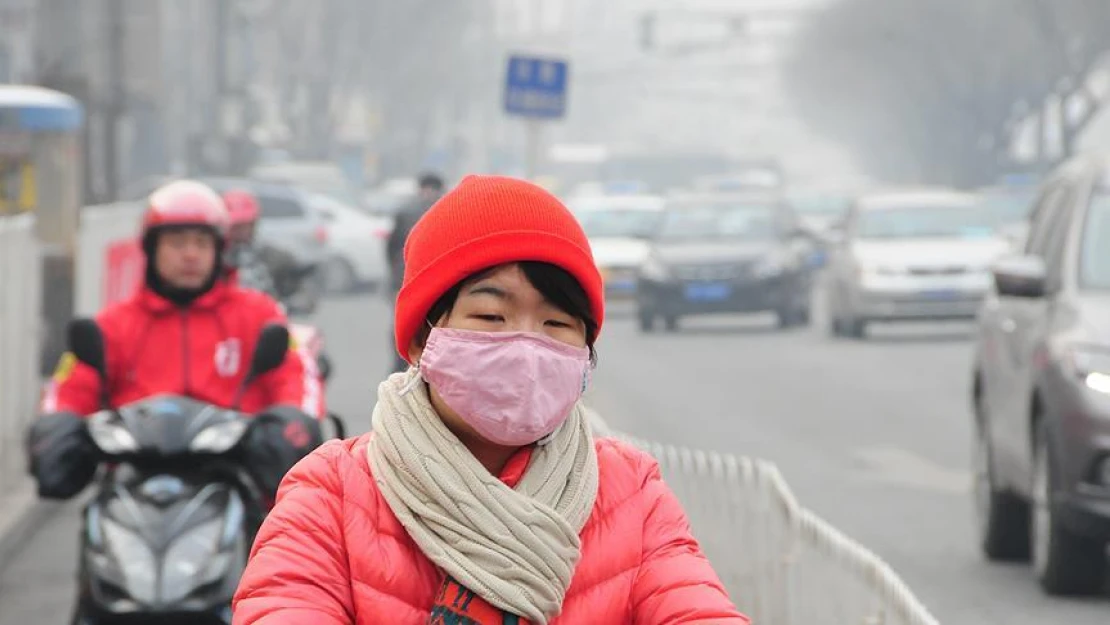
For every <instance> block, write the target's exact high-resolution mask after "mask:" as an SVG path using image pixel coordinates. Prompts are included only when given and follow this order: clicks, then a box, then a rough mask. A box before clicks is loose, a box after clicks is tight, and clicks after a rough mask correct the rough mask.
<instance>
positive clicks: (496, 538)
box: [367, 369, 598, 625]
mask: <svg viewBox="0 0 1110 625" xmlns="http://www.w3.org/2000/svg"><path fill="white" fill-rule="evenodd" d="M419 375H420V374H419V372H418V371H417V370H415V369H410V370H409V371H407V372H404V373H396V374H393V375H392V376H390V377H389V379H387V380H386V381H384V382H382V383H381V385H380V386H379V387H378V404H377V405H376V406H375V407H374V416H373V432H374V434H373V436H371V438H370V444H369V446H368V450H367V455H368V456H369V460H370V467H371V469H372V470H373V473H374V479H375V481H376V482H377V484H378V488H379V489H380V490H381V493H382V495H383V496H384V497H385V500H386V502H387V503H388V504H389V507H390V509H391V510H393V513H394V514H395V515H396V516H397V519H398V520H400V521H401V525H403V526H404V527H405V529H406V530H407V531H408V533H409V536H411V537H412V539H413V540H414V541H415V542H416V544H417V545H418V546H419V547H420V549H421V551H423V552H424V555H426V556H427V557H428V559H430V560H431V561H432V562H434V563H435V564H436V565H437V566H439V567H440V568H441V569H443V570H444V571H445V572H446V573H447V574H449V575H451V576H452V577H454V578H455V580H457V581H458V582H459V583H460V584H461V585H463V586H465V587H466V588H468V589H470V590H471V591H473V592H474V593H476V594H477V595H478V596H480V597H482V598H483V599H485V600H486V601H488V602H489V603H491V604H492V605H494V606H496V607H498V608H500V609H502V610H506V611H508V612H510V613H512V614H516V615H519V616H522V617H525V618H527V619H528V620H530V621H531V622H533V623H537V624H539V625H543V624H546V623H547V622H548V621H549V620H550V619H551V618H553V617H554V616H555V615H557V614H558V613H559V611H560V609H561V608H562V604H563V598H564V597H565V596H566V591H567V587H568V586H570V582H571V577H572V576H573V574H574V567H575V565H576V564H577V563H578V558H579V555H580V543H579V538H578V532H579V531H581V529H582V526H583V525H584V524H585V523H586V519H587V518H589V516H590V512H591V511H592V509H593V506H594V499H595V497H596V496H597V479H598V478H597V452H596V450H595V449H594V441H593V435H592V434H591V432H590V426H589V423H588V419H587V418H586V415H585V411H584V410H583V408H582V406H581V404H578V405H576V406H575V407H574V411H573V413H572V414H571V416H570V418H569V419H567V421H566V422H565V423H564V424H563V425H562V426H560V427H559V429H558V430H556V432H555V433H554V434H553V435H552V436H551V437H549V439H548V440H547V441H546V442H545V443H544V444H542V445H538V446H537V447H536V449H535V450H534V451H533V453H532V458H531V460H530V461H529V464H528V468H527V470H526V471H525V473H524V476H523V478H522V479H521V480H520V483H518V484H517V486H516V488H515V489H513V488H509V487H508V486H506V485H505V483H504V482H502V481H501V480H500V479H498V477H497V476H495V475H491V474H490V472H489V471H488V470H486V468H485V467H484V466H482V464H481V463H479V462H478V460H477V459H476V458H475V457H474V455H473V454H471V453H470V451H469V450H467V448H466V447H465V446H464V445H463V444H462V443H461V442H460V441H459V439H458V438H457V437H456V436H455V435H454V434H452V433H451V431H450V430H448V429H447V426H445V425H444V424H443V421H441V420H440V418H439V415H438V414H437V413H436V412H435V410H434V409H433V408H432V404H431V402H430V400H429V398H428V391H427V388H426V386H425V385H424V384H423V383H422V382H421V380H420V378H419Z"/></svg>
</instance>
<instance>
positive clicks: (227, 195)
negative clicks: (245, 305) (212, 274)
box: [223, 189, 281, 302]
mask: <svg viewBox="0 0 1110 625" xmlns="http://www.w3.org/2000/svg"><path fill="white" fill-rule="evenodd" d="M223 199H224V204H225V205H226V206H227V214H228V219H229V221H230V228H229V229H228V236H227V253H226V255H225V258H226V263H227V269H228V274H229V275H230V276H232V277H233V279H235V280H237V281H238V283H239V285H240V286H243V287H246V288H248V289H255V290H256V291H262V292H263V293H265V294H267V295H269V296H270V297H272V298H274V299H275V300H277V301H279V302H280V301H281V296H280V295H279V294H278V292H277V286H276V285H275V284H274V278H273V276H272V275H270V270H269V268H267V267H266V265H265V264H264V263H263V262H262V259H261V258H259V256H258V254H257V251H256V250H255V248H254V235H255V230H256V229H257V228H258V218H259V216H260V215H261V213H262V210H261V208H260V207H259V205H258V199H257V198H255V196H254V194H253V193H251V192H250V191H247V190H245V189H232V190H230V191H225V192H224V194H223Z"/></svg>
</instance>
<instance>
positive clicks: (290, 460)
mask: <svg viewBox="0 0 1110 625" xmlns="http://www.w3.org/2000/svg"><path fill="white" fill-rule="evenodd" d="M323 442H324V439H323V434H322V433H321V431H320V422H319V420H317V419H316V418H315V417H313V416H311V415H308V414H305V413H304V412H301V411H300V410H297V409H296V408H292V407H290V406H274V407H271V408H267V409H266V410H265V411H263V412H261V413H260V414H258V416H256V417H255V422H254V424H253V425H252V426H251V431H250V434H249V436H248V438H247V441H246V444H245V445H244V446H243V454H244V460H245V461H246V463H247V469H248V470H249V471H250V473H251V474H252V475H253V476H254V479H255V480H256V481H257V482H258V486H259V488H261V489H262V494H263V496H265V497H266V498H268V499H270V500H272V499H273V498H274V496H275V495H276V494H277V489H278V486H279V485H280V484H281V480H282V478H284V477H285V474H286V473H287V472H288V471H289V469H292V468H293V465H295V464H297V463H298V462H300V460H301V458H304V457H305V456H307V455H308V454H309V453H311V452H312V450H314V449H316V448H317V447H319V446H320V445H321V444H323Z"/></svg>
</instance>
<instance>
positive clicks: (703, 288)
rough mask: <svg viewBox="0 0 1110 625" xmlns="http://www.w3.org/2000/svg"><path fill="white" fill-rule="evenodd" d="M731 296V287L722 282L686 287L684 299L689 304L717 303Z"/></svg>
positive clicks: (688, 285)
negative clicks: (689, 302)
mask: <svg viewBox="0 0 1110 625" xmlns="http://www.w3.org/2000/svg"><path fill="white" fill-rule="evenodd" d="M730 295H732V287H731V286H730V285H728V284H727V283H724V282H704V283H699V284H687V285H686V299H687V300H689V301H691V302H719V301H721V300H725V299H728V298H729V296H730Z"/></svg>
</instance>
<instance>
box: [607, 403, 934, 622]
mask: <svg viewBox="0 0 1110 625" xmlns="http://www.w3.org/2000/svg"><path fill="white" fill-rule="evenodd" d="M598 430H599V433H601V434H603V435H609V436H614V437H616V438H620V439H623V440H625V441H627V442H629V443H632V444H633V445H636V446H637V447H639V448H641V449H643V450H645V451H647V452H648V453H650V454H651V455H652V456H654V457H655V459H656V460H657V461H658V462H659V467H660V470H661V472H662V473H663V477H664V479H665V480H666V481H667V483H668V485H669V486H670V487H671V489H672V490H673V491H674V492H675V494H676V496H677V497H678V499H679V500H680V501H681V502H682V504H683V507H684V508H685V510H686V513H687V515H688V516H689V518H690V525H691V528H692V530H693V532H694V535H695V537H696V538H697V539H698V542H699V543H700V544H701V546H702V549H703V550H704V551H705V553H706V555H707V556H708V558H709V560H710V561H711V562H712V563H713V567H714V569H715V570H716V571H717V574H718V575H719V576H720V577H721V581H722V582H723V583H724V584H725V587H726V588H727V589H728V591H729V595H730V596H731V597H732V599H733V601H734V602H735V603H736V604H737V605H738V606H739V607H741V608H742V610H743V611H744V612H745V613H746V614H748V615H749V616H750V617H751V618H752V620H753V621H754V623H756V624H758V625H939V622H938V621H937V619H936V618H935V617H934V616H933V615H932V614H931V613H930V612H929V610H928V609H926V608H925V606H924V605H923V604H922V603H921V602H920V601H919V600H918V599H917V597H916V596H914V594H913V592H912V591H911V590H910V589H909V587H908V586H906V584H905V583H904V582H903V581H902V580H901V578H899V577H898V575H897V574H896V573H895V572H894V571H893V570H892V569H891V568H890V566H888V565H887V564H886V563H885V562H883V561H882V560H881V559H880V558H879V557H878V556H877V555H875V554H874V553H873V552H871V551H870V550H869V549H867V548H866V547H864V546H863V545H861V544H859V543H858V542H856V541H854V540H852V539H851V538H849V537H848V536H846V535H845V534H844V533H843V532H841V531H840V530H838V529H836V528H835V527H833V526H832V525H830V524H829V523H828V522H826V521H824V520H823V519H821V518H820V517H819V516H817V515H816V514H815V513H813V512H812V511H810V510H808V509H806V508H804V507H803V506H802V505H801V504H800V503H799V502H798V500H797V499H796V498H795V497H794V494H793V493H792V492H791V490H790V487H789V486H787V484H786V480H785V479H784V478H783V476H782V473H780V472H779V470H778V469H777V468H776V467H775V465H774V464H772V463H770V462H767V461H764V460H758V459H754V458H748V457H740V456H733V455H729V454H721V453H716V452H710V451H702V450H692V449H685V448H681V447H676V446H672V445H666V444H661V443H656V442H651V441H645V440H642V439H639V438H636V437H633V436H630V435H628V434H625V433H622V432H619V431H615V430H613V429H611V428H609V427H608V426H607V425H605V424H604V423H603V422H602V423H599V424H598Z"/></svg>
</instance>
